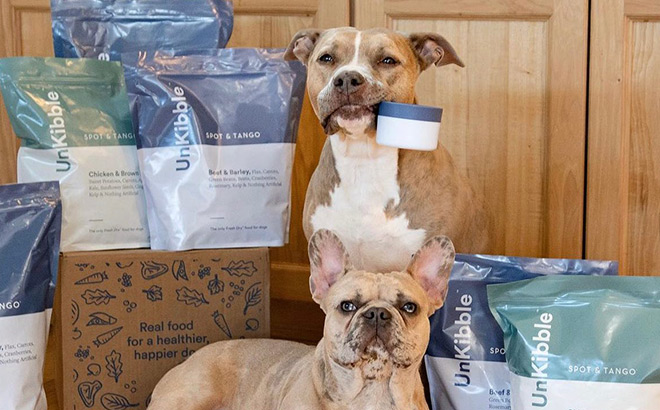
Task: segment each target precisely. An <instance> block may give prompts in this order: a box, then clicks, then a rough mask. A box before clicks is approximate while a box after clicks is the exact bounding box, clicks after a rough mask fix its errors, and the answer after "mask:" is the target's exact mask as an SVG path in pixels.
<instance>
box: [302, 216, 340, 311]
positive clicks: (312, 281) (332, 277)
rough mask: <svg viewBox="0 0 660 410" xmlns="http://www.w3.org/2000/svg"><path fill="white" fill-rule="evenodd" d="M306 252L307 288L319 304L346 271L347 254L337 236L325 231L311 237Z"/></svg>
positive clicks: (322, 230)
mask: <svg viewBox="0 0 660 410" xmlns="http://www.w3.org/2000/svg"><path fill="white" fill-rule="evenodd" d="M308 252H309V264H310V269H311V275H310V277H309V288H310V290H311V292H312V298H313V299H314V300H315V301H316V303H318V304H320V303H321V300H323V298H324V297H325V296H326V295H327V293H328V290H329V289H330V287H331V286H332V285H334V284H335V282H337V280H339V278H341V277H342V276H343V275H344V274H345V273H346V272H347V271H348V269H349V267H350V262H349V259H348V253H347V252H346V248H345V247H344V244H343V243H341V240H340V239H339V238H338V237H337V235H335V234H334V232H332V231H329V230H327V229H321V230H318V231H316V232H315V233H314V235H312V238H311V239H310V240H309V247H308Z"/></svg>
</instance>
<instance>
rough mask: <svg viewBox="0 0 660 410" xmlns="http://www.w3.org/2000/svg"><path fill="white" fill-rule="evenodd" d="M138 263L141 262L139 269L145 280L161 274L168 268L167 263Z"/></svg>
mask: <svg viewBox="0 0 660 410" xmlns="http://www.w3.org/2000/svg"><path fill="white" fill-rule="evenodd" d="M140 263H141V264H142V269H141V270H140V274H141V275H142V277H143V278H144V279H146V280H151V279H155V278H157V277H159V276H162V275H164V274H166V273H167V271H168V270H169V268H168V267H167V265H165V264H162V263H158V262H154V261H144V262H140Z"/></svg>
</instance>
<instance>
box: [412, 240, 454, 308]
mask: <svg viewBox="0 0 660 410" xmlns="http://www.w3.org/2000/svg"><path fill="white" fill-rule="evenodd" d="M455 256H456V251H455V250H454V245H453V244H452V243H451V241H450V240H449V238H447V237H446V236H435V237H433V238H431V239H429V240H428V241H427V242H426V243H425V244H424V246H422V248H421V249H420V250H418V251H417V253H416V254H415V255H414V256H413V257H412V260H411V261H410V264H409V265H408V268H407V270H408V272H409V273H410V274H411V275H412V277H413V278H414V279H415V280H416V281H417V283H419V284H420V285H421V286H422V288H423V289H424V291H425V292H426V294H427V295H428V297H429V301H430V302H431V309H432V310H431V312H429V314H431V313H433V312H435V311H436V310H438V309H440V308H441V307H442V305H443V304H444V303H445V298H446V297H447V288H448V284H449V275H450V274H451V269H452V267H453V266H454V257H455Z"/></svg>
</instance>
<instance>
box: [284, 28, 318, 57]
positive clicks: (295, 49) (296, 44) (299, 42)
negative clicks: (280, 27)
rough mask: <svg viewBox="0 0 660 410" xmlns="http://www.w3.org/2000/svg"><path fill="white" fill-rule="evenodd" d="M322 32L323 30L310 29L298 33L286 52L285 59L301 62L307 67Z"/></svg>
mask: <svg viewBox="0 0 660 410" xmlns="http://www.w3.org/2000/svg"><path fill="white" fill-rule="evenodd" d="M322 32H323V30H318V29H315V28H308V29H304V30H300V31H299V32H297V33H296V35H295V36H293V39H292V40H291V43H289V46H288V47H287V49H286V51H285V52H284V59H285V60H300V61H301V62H302V63H303V64H305V65H307V60H309V56H310V55H311V54H312V51H314V47H315V46H316V42H317V41H318V39H319V37H320V36H321V33H322Z"/></svg>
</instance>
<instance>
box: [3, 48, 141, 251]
mask: <svg viewBox="0 0 660 410" xmlns="http://www.w3.org/2000/svg"><path fill="white" fill-rule="evenodd" d="M0 89H1V90H2V94H3V97H4V100H5V106H6V107H7V111H8V113H9V118H10V120H11V123H12V126H13V128H14V132H15V133H16V135H17V136H18V137H19V138H20V139H21V148H20V149H19V152H18V181H19V182H25V183H27V182H40V181H59V182H60V190H61V196H62V205H63V209H64V214H63V222H62V225H63V226H62V250H63V251H65V252H68V251H87V250H99V249H118V248H140V247H148V246H149V237H148V229H147V220H146V210H145V202H144V192H143V188H142V182H141V179H140V173H139V170H138V162H137V148H136V146H135V135H134V132H133V125H132V120H131V113H130V111H129V107H128V97H127V95H126V86H125V83H124V77H123V71H122V69H121V66H120V64H119V63H117V62H107V61H98V60H91V59H90V60H85V59H83V60H81V59H59V58H30V57H20V58H8V59H3V60H0Z"/></svg>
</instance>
